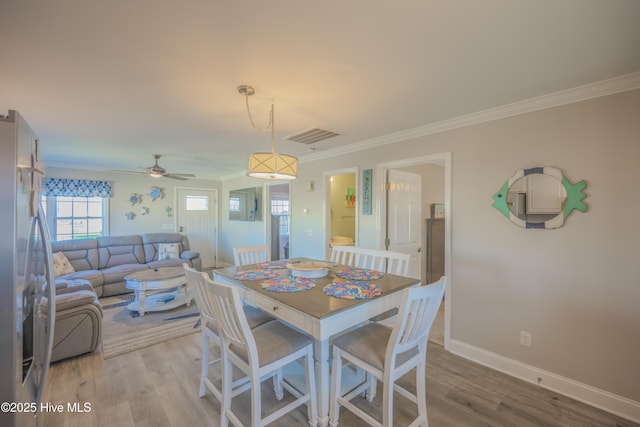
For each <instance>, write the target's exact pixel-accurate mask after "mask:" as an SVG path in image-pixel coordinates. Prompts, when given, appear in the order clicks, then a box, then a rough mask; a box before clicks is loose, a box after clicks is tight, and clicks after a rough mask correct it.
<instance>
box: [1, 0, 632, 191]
mask: <svg viewBox="0 0 640 427" xmlns="http://www.w3.org/2000/svg"><path fill="white" fill-rule="evenodd" d="M639 23H640V1H637V0H607V1H603V0H562V1H558V0H536V1H514V0H415V1H411V0H398V1H394V2H388V1H372V0H348V1H344V0H323V1H313V2H308V1H296V0H271V1H257V0H254V1H248V0H236V1H220V0H218V1H216V0H183V1H180V2H175V1H166V0H134V1H131V0H111V1H108V2H88V1H86V0H49V1H36V0H21V1H5V2H2V5H1V6H0V39H1V40H2V47H1V48H0V49H1V52H2V55H1V56H0V57H1V58H2V61H1V63H2V66H1V67H0V77H1V78H0V114H6V111H7V110H8V109H15V110H18V111H19V112H20V113H21V114H23V115H24V116H25V117H26V119H27V121H28V122H29V123H30V125H31V127H32V128H34V130H35V131H36V133H37V134H38V135H39V137H40V139H41V141H42V143H43V145H44V157H45V161H46V162H47V164H48V165H49V166H50V167H51V166H55V167H71V168H81V169H93V170H111V169H126V170H129V169H131V170H135V169H136V168H138V167H146V166H150V165H152V164H153V159H152V154H154V153H158V154H162V155H163V158H162V159H161V160H160V164H161V165H162V166H163V167H165V168H166V169H167V170H168V171H169V172H170V173H193V174H195V175H197V177H198V178H206V179H221V178H223V177H227V176H231V175H234V174H239V173H242V172H243V170H244V167H245V162H246V158H247V156H248V155H249V154H250V153H251V152H252V151H268V150H269V148H270V134H269V133H268V132H259V131H258V130H256V129H254V128H253V127H251V124H250V123H249V119H248V117H247V113H246V108H245V100H244V97H243V96H242V95H240V94H239V93H238V91H237V86H239V85H241V84H249V85H251V86H253V87H254V88H255V89H256V95H255V96H253V97H251V98H250V104H251V112H252V114H253V117H254V120H255V122H256V125H258V126H264V125H266V123H267V121H268V112H269V108H270V104H271V102H274V103H275V135H276V150H277V151H279V152H283V153H288V154H292V155H297V156H299V157H301V158H302V159H303V160H304V156H305V155H306V156H309V155H310V154H309V153H311V152H312V150H315V151H316V152H326V151H330V150H337V149H344V147H345V146H348V145H350V144H355V143H360V144H361V143H362V142H363V141H364V142H366V141H368V140H371V139H373V138H377V137H381V136H384V135H390V134H394V133H397V132H401V131H404V130H408V129H413V128H416V127H420V126H425V125H429V124H433V123H437V122H441V121H443V120H447V119H451V118H455V117H460V116H465V115H468V114H471V113H474V112H478V111H482V110H486V109H490V108H494V107H498V106H501V105H505V104H509V103H513V102H517V101H521V100H524V99H528V98H532V97H537V96H541V95H545V94H549V93H553V92H557V91H560V90H564V89H569V88H574V87H577V86H580V85H584V84H587V83H591V82H596V81H601V80H605V79H609V78H613V77H616V76H621V75H625V74H629V73H635V72H638V71H640V24H639ZM314 127H318V128H322V129H325V130H329V131H332V132H336V133H338V134H340V136H336V137H333V138H330V139H327V140H325V141H321V142H317V143H314V144H312V145H304V144H300V143H297V142H292V141H287V140H285V138H286V137H288V136H290V135H292V134H295V133H298V132H300V131H303V130H307V129H309V128H314Z"/></svg>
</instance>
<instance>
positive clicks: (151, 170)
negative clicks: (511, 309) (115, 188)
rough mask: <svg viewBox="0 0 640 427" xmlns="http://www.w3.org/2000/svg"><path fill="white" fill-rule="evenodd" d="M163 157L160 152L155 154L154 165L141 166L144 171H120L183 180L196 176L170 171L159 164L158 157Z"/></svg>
mask: <svg viewBox="0 0 640 427" xmlns="http://www.w3.org/2000/svg"><path fill="white" fill-rule="evenodd" d="M160 157H162V156H161V155H160V154H154V155H153V158H154V159H155V161H156V162H155V164H154V165H153V166H149V167H148V168H140V169H144V172H138V171H125V170H120V171H119V172H127V173H137V174H141V175H149V176H151V177H153V178H171V179H179V180H181V181H186V180H187V179H189V178H194V177H195V175H193V174H191V173H168V172H167V170H166V169H165V168H163V167H162V166H160V165H159V164H158V159H159V158H160Z"/></svg>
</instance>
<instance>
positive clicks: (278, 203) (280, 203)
mask: <svg viewBox="0 0 640 427" xmlns="http://www.w3.org/2000/svg"><path fill="white" fill-rule="evenodd" d="M271 215H273V216H279V217H280V224H279V226H280V235H281V236H288V235H289V200H281V199H272V200H271Z"/></svg>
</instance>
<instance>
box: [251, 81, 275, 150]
mask: <svg viewBox="0 0 640 427" xmlns="http://www.w3.org/2000/svg"><path fill="white" fill-rule="evenodd" d="M244 101H245V104H246V106H247V115H248V116H249V122H250V123H251V126H253V128H254V129H257V130H259V131H261V132H264V131H266V130H269V129H271V152H272V153H275V152H276V148H275V126H274V125H273V116H274V113H273V110H274V108H273V103H271V112H270V113H269V123H267V126H265V127H260V126H256V124H255V122H254V121H253V116H252V115H251V109H250V108H249V94H248V93H247V92H246V91H245V92H244Z"/></svg>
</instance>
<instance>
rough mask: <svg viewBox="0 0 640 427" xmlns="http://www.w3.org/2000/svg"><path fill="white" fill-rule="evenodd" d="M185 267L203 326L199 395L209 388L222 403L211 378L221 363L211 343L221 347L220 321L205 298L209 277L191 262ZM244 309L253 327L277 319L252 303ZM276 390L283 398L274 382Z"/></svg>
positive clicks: (240, 381) (184, 265) (239, 382)
mask: <svg viewBox="0 0 640 427" xmlns="http://www.w3.org/2000/svg"><path fill="white" fill-rule="evenodd" d="M182 265H183V267H184V273H185V277H186V279H187V286H188V287H189V292H191V293H192V294H193V296H194V299H195V301H196V305H197V306H198V309H199V310H200V324H201V325H200V326H201V335H202V361H201V369H200V390H199V396H200V397H204V395H205V394H206V390H207V389H209V390H210V391H211V393H213V395H214V396H215V397H216V399H218V400H219V401H220V403H222V393H221V390H220V389H219V388H218V387H217V386H216V384H215V383H214V382H213V381H212V380H211V379H210V378H209V369H210V368H211V367H214V368H215V367H216V366H217V365H219V364H220V361H221V359H220V357H212V355H211V344H214V345H216V346H217V347H218V348H220V333H219V330H218V322H217V321H216V318H215V315H214V313H213V308H212V307H211V305H210V304H209V303H208V301H207V299H206V298H204V297H203V296H202V295H203V292H205V290H204V287H205V286H206V282H205V279H206V278H207V275H206V273H202V272H200V271H197V270H195V269H193V268H191V267H190V266H189V264H182ZM242 307H243V310H244V312H245V316H246V318H247V323H248V324H249V327H250V328H251V329H253V328H255V327H257V326H260V325H262V324H264V323H267V322H270V321H272V320H275V318H274V317H273V316H271V315H270V314H268V313H267V312H265V311H263V310H260V309H259V308H256V307H252V306H250V305H243V306H242ZM247 381H249V378H248V377H244V378H241V379H239V380H238V384H241V383H243V382H247ZM274 386H275V390H276V397H278V398H279V399H282V394H281V393H280V396H278V391H279V390H280V387H278V385H276V384H274Z"/></svg>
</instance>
